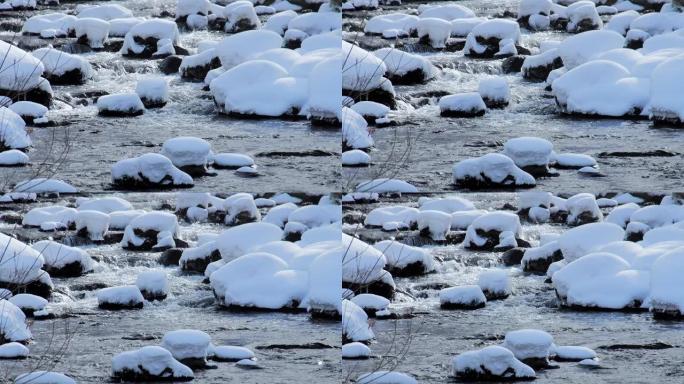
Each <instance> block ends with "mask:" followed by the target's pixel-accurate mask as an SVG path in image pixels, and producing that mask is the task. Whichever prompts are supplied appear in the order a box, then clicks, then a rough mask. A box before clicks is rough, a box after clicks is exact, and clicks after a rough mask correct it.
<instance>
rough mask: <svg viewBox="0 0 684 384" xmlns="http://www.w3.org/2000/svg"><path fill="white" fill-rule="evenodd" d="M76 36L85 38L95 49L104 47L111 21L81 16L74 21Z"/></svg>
mask: <svg viewBox="0 0 684 384" xmlns="http://www.w3.org/2000/svg"><path fill="white" fill-rule="evenodd" d="M74 31H75V32H76V38H78V39H81V38H83V39H85V41H86V42H87V43H88V45H89V46H90V47H91V48H94V49H101V48H104V42H105V40H107V37H108V36H109V23H108V22H107V21H105V20H102V19H96V18H79V19H78V20H76V21H74Z"/></svg>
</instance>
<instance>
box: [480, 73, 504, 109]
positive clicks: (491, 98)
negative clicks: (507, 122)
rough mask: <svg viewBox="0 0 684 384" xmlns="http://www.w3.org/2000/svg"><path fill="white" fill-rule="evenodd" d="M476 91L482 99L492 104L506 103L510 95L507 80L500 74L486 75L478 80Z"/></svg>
mask: <svg viewBox="0 0 684 384" xmlns="http://www.w3.org/2000/svg"><path fill="white" fill-rule="evenodd" d="M477 92H478V93H479V94H480V96H482V99H483V100H485V104H487V102H489V103H493V104H494V105H507V104H508V101H509V99H510V97H511V91H510V89H509V88H508V81H506V79H505V78H504V77H500V76H488V77H485V78H483V79H481V80H480V82H479V84H478V87H477Z"/></svg>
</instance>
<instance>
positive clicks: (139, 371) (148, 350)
mask: <svg viewBox="0 0 684 384" xmlns="http://www.w3.org/2000/svg"><path fill="white" fill-rule="evenodd" d="M112 376H113V377H114V378H115V379H118V380H125V381H149V380H155V381H156V380H182V381H187V380H191V379H193V378H194V375H193V373H192V370H191V369H190V368H188V367H187V366H185V365H183V364H181V363H180V362H178V360H176V359H174V358H173V356H172V355H171V352H169V351H167V350H166V349H164V348H162V347H157V346H147V347H142V348H140V349H137V350H134V351H128V352H122V353H119V354H118V355H116V356H114V358H113V359H112Z"/></svg>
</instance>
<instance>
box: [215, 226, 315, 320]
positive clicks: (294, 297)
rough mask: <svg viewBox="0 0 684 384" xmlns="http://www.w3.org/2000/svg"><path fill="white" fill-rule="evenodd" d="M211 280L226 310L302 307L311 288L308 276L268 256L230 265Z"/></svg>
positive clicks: (257, 254) (259, 255) (241, 259)
mask: <svg viewBox="0 0 684 384" xmlns="http://www.w3.org/2000/svg"><path fill="white" fill-rule="evenodd" d="M220 240H221V238H219V241H220ZM209 280H210V283H211V287H212V288H213V290H214V294H215V296H216V297H217V299H218V301H219V303H220V304H221V305H224V306H240V307H256V308H266V309H280V308H288V307H292V306H293V305H295V306H296V305H298V304H299V303H301V302H302V301H303V299H304V296H305V295H306V292H307V288H308V274H307V273H306V272H304V271H295V270H291V269H288V265H287V263H285V261H283V260H282V259H281V258H279V257H277V256H275V255H272V254H269V253H265V252H255V253H249V254H246V255H242V256H240V257H238V258H236V259H234V260H232V261H229V262H228V263H226V265H224V266H222V267H221V268H219V269H218V270H216V271H215V272H213V273H212V274H211V276H210V277H209Z"/></svg>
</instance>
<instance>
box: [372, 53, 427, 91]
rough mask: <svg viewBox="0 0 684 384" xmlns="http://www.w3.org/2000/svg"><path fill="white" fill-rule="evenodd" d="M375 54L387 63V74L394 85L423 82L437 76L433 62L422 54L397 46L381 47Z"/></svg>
mask: <svg viewBox="0 0 684 384" xmlns="http://www.w3.org/2000/svg"><path fill="white" fill-rule="evenodd" d="M373 54H374V55H375V56H376V57H378V58H379V59H380V60H382V61H383V62H384V63H385V66H386V67H387V72H386V73H385V76H386V77H387V78H388V79H389V80H390V81H391V82H392V84H394V85H399V84H421V83H424V82H426V81H428V80H430V79H431V78H433V77H434V76H435V69H434V67H433V65H432V63H430V61H429V60H427V59H426V58H424V57H422V56H419V55H414V54H411V53H408V52H404V51H401V50H398V49H395V48H381V49H378V50H376V51H374V52H373Z"/></svg>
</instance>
